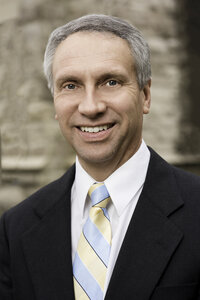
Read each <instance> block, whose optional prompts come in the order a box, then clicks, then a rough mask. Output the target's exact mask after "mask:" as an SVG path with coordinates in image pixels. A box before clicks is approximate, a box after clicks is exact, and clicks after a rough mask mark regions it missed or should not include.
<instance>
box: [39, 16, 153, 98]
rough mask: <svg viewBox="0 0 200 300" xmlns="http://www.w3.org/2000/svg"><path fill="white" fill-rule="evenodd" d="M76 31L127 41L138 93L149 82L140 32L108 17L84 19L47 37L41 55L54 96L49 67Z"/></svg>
mask: <svg viewBox="0 0 200 300" xmlns="http://www.w3.org/2000/svg"><path fill="white" fill-rule="evenodd" d="M79 31H90V32H92V31H98V32H110V33H113V34H114V35H116V36H118V37H120V38H122V39H124V40H126V41H127V42H128V44H129V47H130V49H131V53H132V55H133V58H134V61H135V63H134V67H135V72H136V77H137V81H138V85H139V88H140V89H143V87H144V86H145V85H146V84H147V83H148V81H149V80H150V78H151V63H150V49H149V46H148V44H147V42H146V41H145V39H144V38H143V36H142V34H141V32H140V31H139V30H138V29H137V28H136V27H134V26H133V25H131V24H129V23H128V22H127V21H125V20H122V19H120V18H117V17H113V16H107V15H96V14H92V15H86V16H83V17H81V18H78V19H75V20H72V21H71V22H69V23H67V24H65V25H63V26H61V27H58V28H56V29H55V30H54V31H53V32H52V33H51V35H50V37H49V40H48V43H47V46H46V51H45V55H44V74H45V76H46V79H47V82H48V87H49V89H50V90H51V93H52V94H53V74H52V63H53V58H54V55H55V52H56V48H57V47H58V45H59V44H60V43H61V42H62V41H63V40H65V39H66V38H67V37H68V36H69V35H71V34H73V33H75V32H79Z"/></svg>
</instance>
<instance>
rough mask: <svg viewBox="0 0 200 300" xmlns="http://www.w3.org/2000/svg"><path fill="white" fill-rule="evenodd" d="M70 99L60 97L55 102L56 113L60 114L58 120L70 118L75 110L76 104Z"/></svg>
mask: <svg viewBox="0 0 200 300" xmlns="http://www.w3.org/2000/svg"><path fill="white" fill-rule="evenodd" d="M72 104H73V103H72V102H70V101H65V100H64V99H59V100H56V101H55V102H54V107H55V111H56V114H57V116H58V120H60V121H62V120H66V119H69V118H70V116H71V115H72V114H73V113H74V111H75V109H76V108H75V106H74V105H72Z"/></svg>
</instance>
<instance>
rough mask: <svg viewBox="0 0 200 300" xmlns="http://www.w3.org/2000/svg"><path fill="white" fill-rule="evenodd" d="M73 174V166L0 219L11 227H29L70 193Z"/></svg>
mask: <svg viewBox="0 0 200 300" xmlns="http://www.w3.org/2000/svg"><path fill="white" fill-rule="evenodd" d="M74 174H75V167H74V165H73V166H72V167H71V168H70V169H69V170H68V171H67V172H66V173H65V174H64V175H62V176H61V177H60V178H58V179H57V180H55V181H53V182H51V183H49V184H47V185H46V186H44V187H42V188H40V189H39V190H38V191H36V192H35V193H34V194H32V195H31V196H29V197H28V198H27V199H25V200H23V201H22V202H20V203H19V204H17V205H16V206H14V207H12V208H10V209H9V210H7V211H6V212H5V213H4V214H3V215H2V217H1V218H2V219H5V221H6V223H7V224H10V225H12V227H13V226H18V227H19V226H20V225H21V224H23V225H25V224H27V226H30V225H31V223H33V222H34V221H35V220H37V219H38V217H41V216H42V215H43V214H44V213H45V212H47V211H48V210H50V209H51V208H52V207H53V206H54V205H55V204H56V203H58V202H59V200H60V199H63V196H64V195H65V194H66V193H67V192H71V186H72V184H73V181H74ZM25 227H26V226H25Z"/></svg>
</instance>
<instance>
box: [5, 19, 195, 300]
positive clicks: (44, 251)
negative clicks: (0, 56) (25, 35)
mask: <svg viewBox="0 0 200 300" xmlns="http://www.w3.org/2000/svg"><path fill="white" fill-rule="evenodd" d="M44 70H45V75H46V77H47V80H48V85H49V88H50V89H51V92H52V94H53V98H54V104H55V111H56V119H57V120H58V122H59V125H60V128H61V131H62V133H63V135H64V136H65V137H66V139H67V140H68V141H69V142H70V143H71V145H72V146H73V148H74V150H75V152H76V154H77V159H76V164H75V165H74V166H72V167H71V168H70V169H69V170H68V171H67V173H66V174H64V175H63V176H62V177H61V178H60V179H58V180H57V181H55V182H53V183H51V184H49V185H48V186H46V187H44V188H42V189H41V190H39V191H38V192H36V193H35V194H34V195H32V196H31V197H29V198H28V199H27V200H25V201H24V202H22V203H20V204H19V205H18V206H17V207H14V208H12V209H11V210H9V211H8V212H6V213H5V214H4V215H3V217H2V218H1V225H0V299H3V300H8V299H9V300H10V299H15V300H32V299H37V300H38V299H39V300H53V299H54V300H61V299H62V300H64V299H92V300H94V299H98V300H99V299H106V300H109V299H113V300H116V299H120V300H121V299H137V300H147V299H151V300H165V299H167V300H178V299H179V300H189V299H200V293H199V283H200V278H199V277H200V205H199V204H200V179H199V178H198V177H197V176H195V175H192V174H189V173H186V172H184V171H181V170H178V169H176V168H174V167H172V166H170V165H169V164H167V163H166V162H165V161H164V160H163V159H162V158H161V157H159V156H158V154H156V153H155V152H154V151H153V150H152V149H150V148H147V146H146V145H145V142H144V141H143V140H142V122H143V114H147V113H148V112H149V109H150V86H151V69H150V55H149V48H148V45H147V43H146V42H145V40H144V38H143V37H142V35H141V33H140V32H139V31H138V30H137V29H136V28H134V27H133V26H132V25H130V24H128V23H127V22H126V21H123V20H120V19H118V18H115V17H110V16H104V15H88V16H84V17H82V18H80V19H77V20H73V21H71V22H70V23H68V24H66V25H64V26H62V27H60V28H58V29H56V30H55V31H54V32H53V33H52V35H51V36H50V39H49V42H48V45H47V48H46V52H45V59H44ZM88 191H89V193H88ZM90 198H91V199H90ZM91 201H92V203H91Z"/></svg>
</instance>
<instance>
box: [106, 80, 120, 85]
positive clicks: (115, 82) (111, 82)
mask: <svg viewBox="0 0 200 300" xmlns="http://www.w3.org/2000/svg"><path fill="white" fill-rule="evenodd" d="M117 84H118V82H117V80H113V79H112V80H109V81H108V82H107V83H106V85H107V86H116V85H117Z"/></svg>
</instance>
